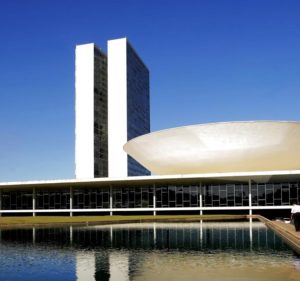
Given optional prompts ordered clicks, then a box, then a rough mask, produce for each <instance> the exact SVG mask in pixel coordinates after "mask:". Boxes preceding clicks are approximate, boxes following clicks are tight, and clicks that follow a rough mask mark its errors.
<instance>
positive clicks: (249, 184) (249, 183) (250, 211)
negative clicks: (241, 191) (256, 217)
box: [248, 179, 252, 216]
mask: <svg viewBox="0 0 300 281" xmlns="http://www.w3.org/2000/svg"><path fill="white" fill-rule="evenodd" d="M248 186H249V215H250V216H251V215H252V194H251V179H249V181H248Z"/></svg>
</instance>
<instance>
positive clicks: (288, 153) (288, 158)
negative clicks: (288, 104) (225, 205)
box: [124, 121, 300, 175]
mask: <svg viewBox="0 0 300 281" xmlns="http://www.w3.org/2000/svg"><path fill="white" fill-rule="evenodd" d="M124 150H125V151H126V152H127V153H128V154H129V155H130V156H131V157H133V158H134V159H135V160H137V161H138V162H139V163H141V164H142V165H143V166H144V167H146V168H147V169H148V170H150V171H151V172H152V173H154V174H158V175H171V174H198V173H221V172H249V171H278V170H299V169H300V122H288V121H247V122H223V123H210V124H200V125H193V126H185V127H178V128H172V129H168V130H163V131H157V132H153V133H150V134H146V135H143V136H140V137H137V138H134V139H132V140H130V141H129V142H127V143H126V144H125V145H124Z"/></svg>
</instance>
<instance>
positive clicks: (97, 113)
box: [94, 48, 108, 178]
mask: <svg viewBox="0 0 300 281" xmlns="http://www.w3.org/2000/svg"><path fill="white" fill-rule="evenodd" d="M94 54H95V55H94V176H95V177H96V178H97V177H107V176H108V132H107V127H108V124H107V57H106V55H105V54H103V53H102V52H100V50H99V49H97V48H95V49H94Z"/></svg>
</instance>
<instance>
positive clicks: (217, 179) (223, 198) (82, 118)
mask: <svg viewBox="0 0 300 281" xmlns="http://www.w3.org/2000/svg"><path fill="white" fill-rule="evenodd" d="M149 129H150V124H149V72H148V70H147V68H146V67H145V65H144V64H143V62H142V61H141V59H140V58H139V57H138V55H137V54H136V52H135V51H134V50H133V48H132V47H131V46H130V44H129V43H128V41H127V40H126V39H118V40H112V41H109V42H108V56H106V55H105V54H104V53H103V52H102V51H100V50H99V49H98V48H97V47H95V45H94V44H88V45H82V46H78V47H77V49H76V179H71V180H57V181H36V182H11V183H0V213H2V214H12V213H25V214H33V215H35V214H41V213H69V214H70V215H73V214H80V213H86V214H96V213H97V214H114V213H115V214H117V213H129V212H131V213H133V212H147V213H154V214H156V213H158V212H159V213H165V212H175V211H180V212H187V211H190V212H194V213H200V214H203V213H209V212H219V213H228V212H238V213H249V214H252V213H262V212H265V211H270V212H272V213H273V214H276V213H278V214H280V215H281V216H282V215H285V214H286V215H287V214H288V213H289V212H290V209H291V205H292V204H293V203H294V202H296V203H300V141H299V140H300V122H279V121H253V122H227V123H214V124H203V125H195V126H186V127H181V128H174V129H169V130H163V131H159V132H153V133H149ZM123 148H124V150H123ZM125 151H126V152H127V154H128V155H129V156H127V154H126V152H125ZM139 163H140V164H139ZM142 165H143V166H142ZM148 170H149V171H151V172H152V175H151V176H149V175H145V174H147V173H148V172H147V171H148ZM107 176H108V177H107ZM133 176H134V177H133ZM97 177H99V178H97Z"/></svg>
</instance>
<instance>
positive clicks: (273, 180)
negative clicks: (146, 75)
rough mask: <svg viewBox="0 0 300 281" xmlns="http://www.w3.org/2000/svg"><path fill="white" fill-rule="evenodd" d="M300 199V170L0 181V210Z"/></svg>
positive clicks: (209, 208) (185, 207)
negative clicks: (18, 181)
mask: <svg viewBox="0 0 300 281" xmlns="http://www.w3.org/2000/svg"><path fill="white" fill-rule="evenodd" d="M299 198H300V171H299V170H298V171H289V172H287V171H277V172H252V173H220V174H210V175H208V174H203V175H201V174H199V175H185V176H143V177H126V178H121V179H117V178H115V179H112V178H110V179H105V178H103V179H90V180H61V181H44V182H24V183H2V184H0V202H1V208H0V213H1V214H13V213H27V214H41V213H67V214H71V215H73V214H83V213H85V214H96V213H97V214H111V215H112V214H120V213H134V212H135V213H136V212H138V213H148V214H157V213H159V214H163V213H166V212H169V213H170V212H171V213H174V212H187V211H191V212H193V213H198V214H207V213H211V212H214V213H228V212H237V213H247V214H253V213H262V212H265V211H272V212H273V213H274V214H275V213H276V212H277V214H279V215H280V214H281V216H283V215H284V214H285V215H287V214H289V212H290V209H291V205H292V204H293V203H298V204H299V203H300V200H299Z"/></svg>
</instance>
